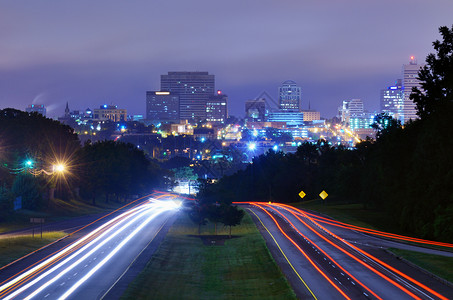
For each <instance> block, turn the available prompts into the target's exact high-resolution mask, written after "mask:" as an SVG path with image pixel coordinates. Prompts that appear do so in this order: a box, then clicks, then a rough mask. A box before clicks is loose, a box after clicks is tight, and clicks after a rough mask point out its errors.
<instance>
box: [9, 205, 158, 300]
mask: <svg viewBox="0 0 453 300" xmlns="http://www.w3.org/2000/svg"><path fill="white" fill-rule="evenodd" d="M152 208H153V207H151V209H152ZM148 209H150V208H149V205H147V206H143V208H141V209H140V210H137V211H135V212H134V214H135V215H137V214H138V216H137V217H135V218H134V219H133V220H131V221H129V222H128V223H127V224H126V225H124V226H123V227H121V228H120V229H118V230H117V231H116V232H115V233H113V234H112V235H111V236H110V237H108V238H107V239H106V240H104V241H103V242H101V243H100V244H99V245H98V246H96V247H95V248H93V249H92V250H91V251H90V252H88V254H86V255H84V256H83V257H82V258H81V259H79V260H77V261H76V263H73V264H72V265H71V266H69V267H68V268H66V271H63V272H62V273H60V274H59V275H57V276H56V277H54V278H53V279H52V280H50V281H48V282H47V283H46V284H44V285H43V286H41V287H40V288H38V289H37V290H36V291H35V292H34V293H36V292H39V291H41V290H42V289H44V288H45V287H47V286H48V285H49V284H51V283H53V282H54V281H55V280H57V279H58V278H60V277H61V276H63V275H64V274H66V273H67V272H68V271H69V270H71V269H72V268H74V267H75V266H76V264H78V263H80V262H81V261H83V260H84V259H85V258H86V257H87V256H89V255H91V254H92V253H93V252H94V251H96V250H97V249H99V247H102V245H104V244H105V243H107V242H108V241H110V240H111V239H112V238H114V237H115V236H116V235H118V234H119V233H121V232H122V231H123V230H124V229H126V228H127V227H128V226H129V225H130V224H131V223H133V222H134V221H135V220H137V219H138V218H140V217H142V216H143V215H145V214H146V213H148V211H147V210H148ZM139 211H142V212H140V213H139ZM130 217H132V216H129V217H128V218H130ZM115 219H117V218H115ZM125 220H127V219H125ZM125 220H122V221H120V223H118V224H116V225H115V226H114V227H112V228H110V229H109V230H107V231H105V232H104V233H103V234H102V235H100V236H99V237H97V238H96V239H94V240H93V241H91V242H89V243H88V244H87V245H85V246H84V247H83V248H81V249H80V250H78V251H77V252H76V253H74V254H72V255H71V256H70V257H68V258H66V259H65V260H64V261H62V262H61V263H59V264H58V265H56V266H55V267H53V268H52V269H50V270H48V271H47V272H45V273H44V274H42V275H41V276H39V277H38V278H36V279H35V280H33V281H31V282H29V283H28V284H26V285H24V286H23V287H21V288H20V289H18V290H16V291H15V292H14V293H12V294H10V295H8V296H7V297H5V298H4V299H5V300H9V299H12V298H14V297H15V296H17V295H18V294H20V293H22V292H23V291H25V290H26V289H28V288H29V287H31V286H32V285H34V284H36V283H37V282H39V281H40V280H41V279H43V278H44V277H46V276H48V275H49V274H50V273H52V272H53V271H55V270H56V269H58V268H60V267H62V266H63V265H65V264H66V263H68V262H69V261H71V260H72V259H73V258H74V257H76V256H77V255H79V254H80V253H81V252H83V251H85V250H86V249H87V248H88V247H91V246H92V245H93V244H94V243H96V242H98V241H99V239H101V238H103V237H104V236H105V235H107V234H109V233H110V232H111V231H112V230H115V228H116V227H118V226H119V225H120V224H122V223H124V222H125ZM112 221H113V220H112ZM34 269H36V268H34ZM27 273H29V272H27ZM21 277H22V276H21ZM34 293H33V294H34Z"/></svg>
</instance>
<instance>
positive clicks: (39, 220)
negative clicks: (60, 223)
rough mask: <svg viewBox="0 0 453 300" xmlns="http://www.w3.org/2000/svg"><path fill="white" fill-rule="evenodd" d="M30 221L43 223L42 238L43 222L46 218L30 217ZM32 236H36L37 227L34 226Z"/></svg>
mask: <svg viewBox="0 0 453 300" xmlns="http://www.w3.org/2000/svg"><path fill="white" fill-rule="evenodd" d="M30 223H33V224H36V223H38V224H41V226H40V227H41V238H42V224H43V223H44V218H30ZM32 228H33V229H32V237H35V227H32Z"/></svg>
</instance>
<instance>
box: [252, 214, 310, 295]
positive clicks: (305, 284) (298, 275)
mask: <svg viewBox="0 0 453 300" xmlns="http://www.w3.org/2000/svg"><path fill="white" fill-rule="evenodd" d="M248 210H249V211H250V212H252V214H254V215H255V216H256V217H257V218H258V221H260V223H261V225H263V227H264V229H266V231H267V233H269V235H270V236H271V238H272V239H273V240H274V242H275V244H276V245H277V247H278V249H279V250H280V252H281V253H282V254H283V256H284V257H285V259H286V261H287V262H288V264H289V265H290V266H291V268H292V269H293V271H294V273H296V275H297V277H299V279H300V281H302V283H303V284H304V286H305V287H306V288H307V290H308V291H309V292H310V294H311V295H312V296H313V298H314V299H316V300H318V298H316V296H315V294H313V291H312V290H311V289H310V288H309V287H308V285H307V283H306V282H305V281H304V280H303V279H302V277H301V276H300V274H299V273H298V272H297V271H296V269H295V268H294V266H293V264H292V263H291V262H290V261H289V259H288V257H287V256H286V255H285V253H284V252H283V250H282V248H281V247H280V245H279V244H278V243H277V240H276V239H275V238H274V236H273V235H272V233H271V232H270V231H269V229H267V227H266V226H265V225H264V223H263V221H261V219H260V217H258V215H257V214H255V212H254V211H252V210H251V209H250V208H248Z"/></svg>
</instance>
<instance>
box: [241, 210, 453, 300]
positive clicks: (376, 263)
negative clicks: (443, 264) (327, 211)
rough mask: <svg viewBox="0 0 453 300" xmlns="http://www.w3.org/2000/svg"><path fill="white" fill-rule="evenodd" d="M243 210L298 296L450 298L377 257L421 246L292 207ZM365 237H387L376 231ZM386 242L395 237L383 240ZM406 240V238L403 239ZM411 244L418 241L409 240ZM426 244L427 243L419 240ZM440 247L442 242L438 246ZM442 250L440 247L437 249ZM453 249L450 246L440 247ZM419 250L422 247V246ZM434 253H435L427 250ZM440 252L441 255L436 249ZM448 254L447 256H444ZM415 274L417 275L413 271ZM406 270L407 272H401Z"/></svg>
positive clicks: (449, 292)
mask: <svg viewBox="0 0 453 300" xmlns="http://www.w3.org/2000/svg"><path fill="white" fill-rule="evenodd" d="M247 209H248V210H249V212H250V214H251V215H252V216H253V217H254V219H255V221H256V222H257V223H258V224H259V225H260V227H261V228H262V229H263V232H264V234H263V235H264V236H265V238H266V240H267V241H268V245H270V247H271V248H273V251H272V250H271V252H273V253H274V256H275V257H276V259H277V261H278V262H279V263H280V265H281V266H286V267H283V268H282V269H283V271H284V272H285V274H286V276H287V277H288V278H290V279H291V280H290V282H291V283H292V285H293V288H294V289H295V291H296V294H297V295H298V296H299V297H300V298H307V299H310V298H311V299H450V298H451V297H453V289H452V288H451V287H448V286H446V285H443V284H441V283H439V282H437V281H436V282H435V283H433V280H427V279H426V278H429V276H426V275H424V274H421V275H420V274H415V273H421V272H418V271H417V269H413V270H412V269H411V271H410V272H409V274H407V269H405V268H401V267H400V266H396V265H395V264H392V263H389V262H388V260H387V261H386V260H384V259H382V258H381V257H380V254H379V253H381V252H382V253H385V252H384V251H383V250H380V249H381V248H383V247H384V248H387V247H389V246H393V247H395V246H401V247H399V248H410V249H412V250H414V249H417V248H419V247H415V246H410V245H404V244H400V243H397V242H394V241H388V240H383V239H380V238H375V237H372V236H369V235H365V234H363V233H360V231H361V230H362V229H360V228H354V227H351V226H348V225H346V224H340V223H336V222H334V221H331V220H328V219H322V218H319V217H316V216H314V215H310V214H308V213H307V212H305V211H302V210H298V209H295V208H293V207H290V206H285V205H280V204H267V203H250V204H249V205H247ZM367 233H368V234H377V235H385V234H384V233H379V232H367ZM387 237H389V238H396V239H397V238H398V237H395V236H387ZM401 239H404V237H401ZM412 242H420V240H418V241H417V240H416V239H415V240H413V241H412ZM423 242H426V243H429V241H423ZM439 244H442V243H439ZM438 246H441V245H438ZM443 246H446V247H450V248H451V247H453V245H451V244H443ZM422 249H423V248H422ZM426 251H432V252H436V251H437V250H426ZM437 252H438V253H441V251H437ZM442 254H445V255H450V256H451V255H452V253H450V252H446V253H442ZM414 270H415V271H414ZM405 272H406V273H405Z"/></svg>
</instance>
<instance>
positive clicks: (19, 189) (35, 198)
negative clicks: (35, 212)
mask: <svg viewBox="0 0 453 300" xmlns="http://www.w3.org/2000/svg"><path fill="white" fill-rule="evenodd" d="M11 190H12V192H13V194H14V196H16V197H19V196H21V197H22V207H23V208H26V209H37V208H40V207H41V206H42V204H43V203H42V202H43V201H42V200H43V197H42V188H41V186H40V184H39V183H38V179H37V178H36V177H34V176H32V175H30V174H21V175H18V176H16V179H15V180H14V183H13V187H12V189H11Z"/></svg>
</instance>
